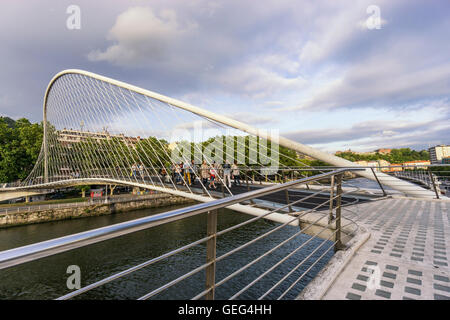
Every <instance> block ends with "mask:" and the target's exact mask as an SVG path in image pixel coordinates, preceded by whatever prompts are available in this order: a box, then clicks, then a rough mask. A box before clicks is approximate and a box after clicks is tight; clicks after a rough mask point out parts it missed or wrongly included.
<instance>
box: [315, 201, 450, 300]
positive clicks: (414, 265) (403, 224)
mask: <svg viewBox="0 0 450 320" xmlns="http://www.w3.org/2000/svg"><path fill="white" fill-rule="evenodd" d="M353 218H355V219H357V221H358V224H359V225H361V226H365V227H366V228H367V229H368V230H370V233H371V237H370V238H369V240H368V241H367V242H366V243H365V244H364V245H363V246H362V247H361V248H360V249H359V250H358V251H357V252H356V253H355V255H354V256H353V257H352V258H351V260H350V261H349V263H348V264H347V266H346V267H345V268H344V269H343V271H342V273H341V274H340V275H339V276H338V278H337V279H336V280H335V281H334V283H333V284H332V286H331V287H330V288H329V289H328V291H327V292H326V294H325V295H324V297H323V298H324V299H450V268H449V261H448V258H449V256H450V246H449V245H448V243H447V241H448V239H449V238H450V202H437V201H426V200H425V201H422V200H409V199H400V198H398V199H386V200H381V201H375V202H372V203H363V204H361V205H360V206H359V214H358V215H355V217H353ZM372 270H373V271H372Z"/></svg>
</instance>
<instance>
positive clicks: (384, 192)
mask: <svg viewBox="0 0 450 320" xmlns="http://www.w3.org/2000/svg"><path fill="white" fill-rule="evenodd" d="M370 169H371V170H372V173H373V175H374V177H375V179H376V180H377V182H378V185H379V186H380V188H381V191H383V196H386V195H387V193H386V191H384V188H383V185H382V184H381V183H380V180H378V177H377V175H376V174H375V170H373V168H370Z"/></svg>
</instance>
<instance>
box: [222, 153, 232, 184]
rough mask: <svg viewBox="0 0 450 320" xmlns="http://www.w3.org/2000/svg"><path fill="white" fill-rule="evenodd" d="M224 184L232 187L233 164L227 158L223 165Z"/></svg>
mask: <svg viewBox="0 0 450 320" xmlns="http://www.w3.org/2000/svg"><path fill="white" fill-rule="evenodd" d="M223 184H224V185H225V186H226V185H228V188H231V165H230V162H229V161H228V160H225V164H224V165H223Z"/></svg>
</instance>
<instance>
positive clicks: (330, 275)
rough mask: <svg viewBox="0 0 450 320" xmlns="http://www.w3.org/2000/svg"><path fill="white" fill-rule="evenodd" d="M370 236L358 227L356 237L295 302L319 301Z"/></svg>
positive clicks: (364, 229)
mask: <svg viewBox="0 0 450 320" xmlns="http://www.w3.org/2000/svg"><path fill="white" fill-rule="evenodd" d="M370 235H371V234H370V232H368V230H367V229H366V228H364V227H359V229H358V231H357V233H356V235H355V236H354V237H353V239H352V240H350V241H349V242H348V244H347V248H346V249H345V250H341V251H338V252H337V253H336V254H335V255H334V256H333V257H332V258H331V259H330V261H329V262H328V263H327V265H326V266H325V267H324V268H323V269H322V270H321V271H320V272H319V273H318V274H317V275H316V276H315V277H314V279H313V280H312V281H311V282H310V283H309V284H308V285H307V286H306V287H305V288H304V289H303V290H302V292H301V293H300V294H299V295H298V296H297V298H296V300H321V299H322V298H323V296H324V295H325V294H326V293H327V291H328V290H329V289H330V287H331V285H332V284H333V283H334V281H335V280H336V279H337V277H338V276H339V275H340V274H341V273H342V271H343V270H344V268H345V267H346V266H347V264H348V263H349V262H350V260H351V259H352V257H353V256H354V254H355V253H356V251H358V250H359V248H361V246H362V245H363V244H364V243H365V242H366V241H367V240H368V239H369V238H370Z"/></svg>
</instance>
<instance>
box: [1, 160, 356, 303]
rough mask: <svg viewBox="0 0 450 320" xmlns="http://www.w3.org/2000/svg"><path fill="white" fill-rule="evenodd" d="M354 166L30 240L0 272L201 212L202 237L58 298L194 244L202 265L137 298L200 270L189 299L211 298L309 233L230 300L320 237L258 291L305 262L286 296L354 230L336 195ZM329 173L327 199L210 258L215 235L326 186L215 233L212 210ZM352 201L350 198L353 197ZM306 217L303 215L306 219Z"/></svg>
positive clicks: (4, 255) (5, 257) (5, 255)
mask: <svg viewBox="0 0 450 320" xmlns="http://www.w3.org/2000/svg"><path fill="white" fill-rule="evenodd" d="M354 170H361V169H349V170H348V169H338V170H334V171H331V172H328V173H324V174H320V175H316V176H314V177H309V178H303V179H299V180H294V181H289V182H286V183H283V184H278V185H273V186H269V187H266V188H261V189H258V190H255V191H251V192H247V193H243V194H239V195H234V196H230V197H227V198H222V199H216V200H212V201H211V202H207V203H201V204H197V205H194V206H190V207H187V208H182V209H177V210H173V211H169V212H165V213H161V214H157V215H153V216H149V217H144V218H140V219H136V220H132V221H127V222H123V223H120V224H115V225H111V226H107V227H103V228H99V229H94V230H89V231H85V232H82V233H78V234H73V235H69V236H65V237H62V238H57V239H52V240H48V241H44V242H40V243H35V244H31V245H28V246H24V247H19V248H16V249H11V250H7V251H3V252H0V270H1V269H4V268H8V267H13V266H16V265H19V264H22V263H25V262H29V261H33V260H36V259H40V258H43V257H46V256H51V255H54V254H57V253H60V252H64V251H67V250H73V249H75V248H80V247H84V246H87V245H89V244H92V243H97V242H100V241H105V240H108V239H112V238H116V237H119V236H122V235H125V234H129V233H132V232H136V231H139V230H144V229H148V228H152V227H155V226H157V225H161V224H165V223H169V222H172V221H176V220H180V219H185V218H187V217H191V216H193V215H198V214H202V213H206V214H207V235H206V237H203V238H201V239H199V240H196V241H194V242H192V243H189V244H187V245H185V246H182V247H180V248H176V249H174V250H172V251H169V252H167V253H165V254H162V255H160V256H158V257H154V258H151V259H149V260H147V261H145V262H143V263H141V264H139V265H136V266H134V267H131V268H129V269H127V270H123V271H121V272H119V273H116V274H113V275H111V276H109V277H107V278H104V279H101V280H99V281H96V282H95V283H92V284H90V285H87V286H85V287H83V288H81V289H78V290H75V291H73V292H70V293H68V294H66V295H64V296H61V297H60V298H58V299H70V298H73V297H75V296H78V295H80V294H83V293H85V292H88V291H90V290H92V289H94V288H96V287H99V286H101V285H104V284H106V283H109V282H111V281H113V280H116V279H119V278H121V277H123V276H125V275H127V274H130V273H132V272H135V271H137V270H140V269H142V268H144V267H147V266H149V265H152V264H154V263H157V262H159V261H162V260H164V259H167V258H168V257H171V256H173V255H176V254H178V253H180V252H183V251H185V250H187V249H189V248H192V247H195V246H198V245H200V244H206V255H207V259H206V263H204V264H203V265H201V266H199V267H197V268H195V269H193V270H191V271H189V272H187V273H185V274H183V275H181V276H179V277H177V278H176V279H174V280H172V281H170V282H168V283H166V284H164V285H162V286H160V287H158V288H155V289H153V290H152V291H150V292H148V293H147V294H145V295H143V296H141V297H140V299H149V298H151V297H153V296H155V295H157V294H159V293H161V292H163V291H165V290H167V289H168V288H170V287H172V286H174V285H175V284H177V283H179V282H181V281H183V280H185V279H187V278H189V277H191V276H193V275H195V274H197V273H199V272H200V271H203V270H204V271H205V272H206V279H205V290H203V291H202V292H199V293H198V294H197V295H196V296H194V297H193V298H194V299H200V298H205V299H213V298H214V296H215V289H216V288H217V287H219V286H222V285H225V284H226V283H227V282H228V281H229V280H230V279H232V278H234V277H235V276H236V275H238V274H240V273H241V272H244V271H245V270H247V269H248V268H249V267H251V266H252V265H254V264H255V263H257V262H258V261H261V259H263V258H264V257H266V256H267V255H270V254H271V253H273V252H274V251H276V250H277V249H279V248H280V247H281V246H283V245H284V244H286V243H288V242H290V241H292V240H293V239H294V238H296V237H298V236H299V235H301V234H308V235H310V236H311V238H310V239H309V240H307V241H306V242H303V243H301V244H300V245H299V246H298V247H296V248H294V249H293V251H292V252H291V253H289V254H288V255H287V256H285V257H283V258H282V259H280V261H277V262H276V264H275V265H274V266H271V267H269V268H268V269H267V270H266V271H265V272H264V273H262V274H260V275H259V276H258V277H257V278H256V279H254V280H253V281H251V282H250V283H248V284H246V285H245V286H244V287H243V288H241V289H240V290H239V291H238V292H236V293H235V294H233V296H231V297H230V298H231V299H236V298H238V297H239V296H240V295H242V293H243V292H245V291H246V290H248V289H249V288H250V287H252V286H254V285H255V284H256V283H257V282H259V281H261V279H263V278H264V277H265V276H266V275H267V274H269V273H271V272H272V271H273V270H274V269H275V268H276V267H278V266H279V265H281V264H283V262H284V261H286V259H288V258H289V257H291V256H292V255H293V254H294V253H296V252H298V251H299V250H302V249H305V248H306V247H307V246H308V244H310V242H311V241H312V240H313V239H317V238H321V239H324V240H326V241H322V242H321V244H320V245H319V246H317V247H316V248H314V249H313V250H312V251H311V252H310V253H309V254H308V255H307V257H306V258H305V259H303V260H301V261H298V263H297V264H296V265H295V267H294V268H292V269H291V270H289V271H288V273H287V274H286V275H285V276H284V277H283V278H282V279H280V280H279V281H278V282H277V283H275V284H274V285H273V286H272V287H271V288H270V289H269V290H268V291H266V292H263V293H261V296H260V297H259V298H265V297H266V296H267V295H268V294H270V293H273V292H274V289H275V288H279V286H280V284H281V283H283V282H285V280H286V279H287V278H288V277H289V276H290V275H292V274H293V273H294V272H295V271H296V270H298V269H299V268H300V267H301V266H304V265H305V264H306V263H307V264H308V265H309V267H308V268H307V270H306V271H304V272H303V273H301V275H300V276H298V277H297V278H296V279H295V281H294V282H293V283H290V284H289V287H288V288H287V289H286V290H284V291H283V292H282V293H281V295H280V296H279V297H278V298H280V299H281V298H283V297H285V296H286V294H287V293H288V292H289V291H290V290H292V289H293V288H294V286H295V284H296V283H298V282H299V281H300V280H301V279H303V278H304V277H305V276H306V275H307V273H308V272H309V271H310V270H311V268H313V267H314V266H315V265H316V264H317V263H318V262H319V261H320V260H321V259H322V258H323V257H324V256H325V254H326V253H328V252H329V251H331V250H333V249H334V250H339V249H341V248H343V245H344V243H345V241H344V240H343V238H344V237H345V238H347V237H349V236H351V235H352V234H353V233H354V232H355V231H356V229H357V225H356V224H355V223H354V222H353V221H351V220H345V223H344V222H343V221H344V220H343V219H342V211H343V210H346V208H345V207H344V206H343V205H342V201H341V200H342V196H343V195H344V194H345V192H343V190H342V177H343V174H344V173H345V172H346V171H354ZM331 177H333V180H334V184H333V186H332V187H331V188H330V187H328V189H329V191H330V192H329V197H328V198H327V200H325V201H323V202H321V203H319V204H317V205H316V206H315V207H314V208H311V209H308V210H303V211H301V212H290V213H289V214H288V217H289V218H288V219H285V222H283V223H280V224H278V225H276V226H275V227H274V228H272V229H271V230H269V231H267V232H266V233H263V234H261V235H258V236H257V237H255V238H254V239H252V240H250V241H249V242H247V243H244V244H242V245H240V246H238V247H236V248H234V249H232V250H230V251H228V252H226V253H224V254H222V255H221V256H216V245H217V241H218V239H219V238H220V237H221V236H222V235H224V234H226V233H228V232H230V231H232V230H235V229H237V228H240V227H243V226H245V225H248V224H250V223H253V222H255V221H258V220H260V219H264V218H267V217H268V216H269V215H272V214H275V213H278V214H279V213H280V212H285V210H286V209H287V208H289V207H294V206H296V205H298V204H300V203H301V202H302V201H306V200H308V199H309V198H311V197H313V196H314V195H318V194H323V193H324V192H326V190H327V189H322V190H318V191H315V192H313V193H312V194H311V195H310V196H307V197H305V198H303V199H298V200H295V201H292V202H289V203H287V204H285V205H283V206H281V207H279V208H276V209H274V210H269V211H266V212H265V213H264V214H261V215H259V216H256V217H253V218H251V219H249V220H247V221H244V222H242V223H239V224H237V225H234V226H232V227H229V228H227V229H224V230H221V231H218V229H217V215H218V211H217V210H218V209H221V208H224V207H230V206H232V205H236V204H239V203H243V202H248V201H249V200H251V199H255V198H257V197H261V196H266V195H270V194H273V193H275V192H279V191H283V190H288V189H289V188H292V187H295V186H296V185H298V184H303V183H307V182H311V181H316V180H319V179H324V178H331ZM355 201H356V200H355ZM307 216H308V219H306V217H307ZM293 224H295V225H298V224H301V228H300V230H298V231H297V232H296V233H294V234H293V235H291V236H289V238H287V239H285V240H283V241H282V242H281V243H278V244H275V245H274V247H272V248H271V249H270V250H268V251H267V252H264V253H261V254H260V255H259V257H258V258H256V259H254V260H253V261H251V262H250V263H247V264H245V265H243V266H241V267H240V268H239V269H237V270H236V271H234V272H233V273H231V274H229V275H227V276H226V277H224V278H223V279H220V280H217V279H216V268H215V267H216V264H217V262H219V261H222V260H224V259H225V258H227V257H229V256H231V255H233V254H234V253H236V252H238V251H241V250H242V249H244V248H247V247H249V246H250V245H252V244H254V243H256V242H257V241H259V240H261V239H264V238H266V237H268V236H269V235H270V234H273V233H274V232H277V231H279V230H281V229H283V228H285V227H287V226H289V225H293ZM319 250H324V252H323V253H322V254H321V255H320V257H318V258H315V260H314V261H311V258H313V257H314V255H315V254H316V253H317V252H319Z"/></svg>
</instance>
